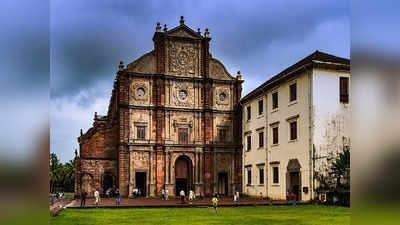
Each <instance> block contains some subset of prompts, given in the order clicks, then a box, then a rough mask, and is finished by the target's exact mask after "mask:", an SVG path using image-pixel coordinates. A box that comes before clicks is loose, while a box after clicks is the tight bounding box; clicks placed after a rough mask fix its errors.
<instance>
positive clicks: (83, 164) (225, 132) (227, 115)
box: [75, 17, 243, 197]
mask: <svg viewBox="0 0 400 225" xmlns="http://www.w3.org/2000/svg"><path fill="white" fill-rule="evenodd" d="M210 40H211V38H210V33H209V32H208V29H206V30H205V32H204V34H201V32H200V29H198V30H197V32H196V31H194V30H192V29H191V28H189V27H188V26H186V25H185V23H184V20H183V17H181V20H180V25H179V26H177V27H175V28H173V29H171V30H168V29H167V27H166V25H165V26H164V28H163V29H162V27H161V26H160V24H159V23H158V24H157V27H156V32H155V33H154V36H153V42H154V50H152V51H150V52H148V53H146V54H144V55H143V56H141V57H140V58H138V59H137V60H135V61H133V62H132V63H129V64H127V65H126V66H125V65H124V64H123V62H121V63H120V65H119V71H118V73H117V75H116V78H115V81H114V87H113V91H112V94H111V99H110V103H109V108H108V112H107V115H104V116H102V115H97V113H95V116H94V123H93V127H92V128H90V129H89V130H88V131H87V132H86V133H83V132H82V131H81V135H80V137H78V142H79V146H80V149H79V156H78V155H77V156H76V160H75V195H76V196H80V194H81V193H82V192H84V191H85V192H87V193H88V195H89V196H93V192H94V191H95V190H98V191H99V192H100V193H106V191H107V190H108V189H114V190H115V189H116V188H118V189H119V190H120V193H121V195H122V196H124V197H128V196H132V195H133V192H134V191H137V190H140V193H141V194H142V195H143V196H158V195H160V194H161V190H162V189H167V190H169V193H170V195H175V194H176V193H178V192H179V191H181V190H184V191H185V193H188V191H189V190H193V191H195V193H196V195H200V194H203V195H205V196H208V195H211V194H213V193H214V192H217V193H219V194H221V195H232V194H233V193H234V192H235V191H241V190H242V147H241V144H242V143H241V135H242V134H241V130H242V128H241V121H242V119H241V116H242V115H241V113H240V109H239V101H240V98H241V91H242V88H241V85H242V83H243V81H242V79H241V76H240V72H238V75H237V76H236V77H233V76H231V75H230V74H229V73H228V71H227V70H226V68H225V67H224V65H223V64H222V63H221V62H220V61H218V60H217V59H215V58H213V57H212V56H211V54H210V52H209V45H210Z"/></svg>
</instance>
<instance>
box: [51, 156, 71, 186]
mask: <svg viewBox="0 0 400 225" xmlns="http://www.w3.org/2000/svg"><path fill="white" fill-rule="evenodd" d="M74 184H75V176H74V160H70V161H68V162H66V163H64V164H63V163H61V162H60V160H59V159H58V157H57V155H56V154H55V153H50V193H54V192H57V191H63V192H73V191H74Z"/></svg>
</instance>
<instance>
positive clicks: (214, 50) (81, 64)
mask: <svg viewBox="0 0 400 225" xmlns="http://www.w3.org/2000/svg"><path fill="white" fill-rule="evenodd" d="M181 15H182V16H184V17H185V24H186V25H188V26H189V27H192V28H193V29H197V28H198V27H199V28H200V29H201V30H202V32H204V29H205V28H206V27H208V28H209V30H210V33H211V37H212V40H211V46H210V50H211V54H212V55H213V57H215V58H217V59H219V60H220V61H222V62H223V63H224V65H225V66H226V67H227V69H228V71H229V72H230V73H231V74H233V75H235V74H236V72H237V71H238V70H240V71H241V73H242V75H243V79H244V80H245V83H244V84H243V93H242V96H244V95H245V94H247V93H248V92H249V91H251V90H252V89H254V88H256V87H257V86H258V85H260V84H261V83H262V82H264V81H265V80H267V79H268V78H270V77H271V76H273V75H275V74H277V73H278V72H280V71H281V70H283V69H285V68H286V67H288V66H290V65H291V64H293V63H295V62H296V61H298V60H300V59H301V58H303V57H305V56H307V55H308V54H311V53H312V52H313V51H315V50H320V51H324V52H327V53H331V54H334V55H337V56H341V57H347V58H348V57H349V55H350V22H349V4H348V3H347V1H331V2H328V1H301V2H293V1H279V2H272V1H271V2H267V1H252V2H251V3H249V2H245V1H168V2H167V1H134V2H133V1H53V2H52V4H51V5H50V58H51V61H50V65H51V67H50V68H51V69H50V71H51V78H50V82H51V83H50V126H51V145H50V146H51V151H53V152H55V153H57V154H58V155H59V156H60V158H61V160H62V161H66V160H69V159H72V157H73V151H74V149H75V148H77V147H78V143H77V137H78V136H79V130H80V128H82V129H83V130H84V131H86V130H88V129H89V128H90V127H91V126H92V123H93V115H94V112H95V111H97V112H98V113H99V114H105V113H106V110H107V107H108V101H109V98H110V94H111V88H112V85H113V79H114V78H115V73H116V71H117V68H118V64H119V61H120V60H123V61H124V62H126V63H129V62H131V61H133V60H135V59H136V58H138V57H140V56H141V55H142V54H144V53H146V52H148V51H151V50H152V49H153V42H152V36H153V34H154V31H155V25H156V23H157V22H161V24H167V26H168V28H169V29H171V28H173V27H175V26H177V25H178V24H179V17H180V16H181Z"/></svg>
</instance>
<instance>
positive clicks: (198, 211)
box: [50, 205, 350, 225]
mask: <svg viewBox="0 0 400 225" xmlns="http://www.w3.org/2000/svg"><path fill="white" fill-rule="evenodd" d="M218 210H219V212H218V214H215V213H214V212H213V209H212V208H154V209H150V208H132V209H85V210H81V209H66V210H64V211H62V212H61V214H60V215H58V216H57V217H53V218H52V219H51V222H50V224H52V225H55V224H65V225H75V224H79V225H85V224H90V225H93V224H104V225H116V224H138V225H144V224H193V225H194V224H201V225H204V224H251V225H256V224H288V225H289V224H290V225H299V224H315V225H330V224H346V225H348V224H350V208H342V207H329V206H312V205H305V206H298V207H297V208H292V207H288V206H272V207H271V206H257V207H237V208H230V207H229V208H228V207H227V208H222V207H221V208H219V209H218Z"/></svg>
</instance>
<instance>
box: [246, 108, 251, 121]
mask: <svg viewBox="0 0 400 225" xmlns="http://www.w3.org/2000/svg"><path fill="white" fill-rule="evenodd" d="M250 119H251V107H250V106H247V120H250Z"/></svg>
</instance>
